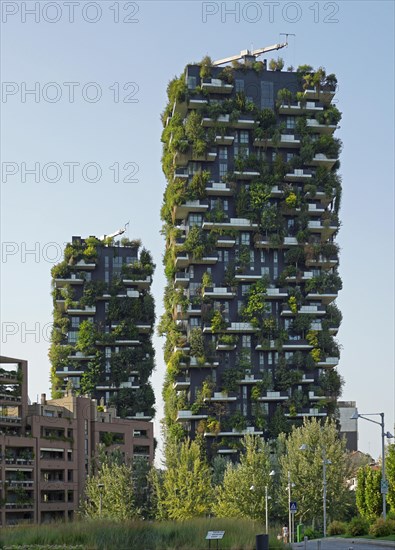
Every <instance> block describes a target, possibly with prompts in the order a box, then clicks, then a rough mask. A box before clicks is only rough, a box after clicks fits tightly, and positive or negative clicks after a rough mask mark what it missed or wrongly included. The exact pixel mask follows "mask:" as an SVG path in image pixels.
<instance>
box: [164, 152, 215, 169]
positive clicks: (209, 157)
mask: <svg viewBox="0 0 395 550" xmlns="http://www.w3.org/2000/svg"><path fill="white" fill-rule="evenodd" d="M216 158H217V153H215V152H208V153H205V154H203V155H196V154H195V153H194V152H193V151H191V150H190V151H188V152H186V153H180V152H177V153H175V155H174V164H175V166H177V167H181V168H182V167H185V166H187V164H188V162H189V161H193V162H214V161H215V159H216Z"/></svg>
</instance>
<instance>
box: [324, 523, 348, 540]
mask: <svg viewBox="0 0 395 550" xmlns="http://www.w3.org/2000/svg"><path fill="white" fill-rule="evenodd" d="M346 531H347V524H346V523H344V522H343V521H336V520H335V521H332V522H331V523H330V524H329V525H328V535H329V536H330V537H333V536H334V535H344V534H345V533H346Z"/></svg>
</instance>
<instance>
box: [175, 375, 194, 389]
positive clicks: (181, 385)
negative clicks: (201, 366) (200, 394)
mask: <svg viewBox="0 0 395 550" xmlns="http://www.w3.org/2000/svg"><path fill="white" fill-rule="evenodd" d="M190 385H191V379H190V378H189V377H188V376H182V377H179V378H177V379H176V380H175V381H174V382H173V388H174V389H175V390H177V391H178V390H187V389H188V388H189V386H190Z"/></svg>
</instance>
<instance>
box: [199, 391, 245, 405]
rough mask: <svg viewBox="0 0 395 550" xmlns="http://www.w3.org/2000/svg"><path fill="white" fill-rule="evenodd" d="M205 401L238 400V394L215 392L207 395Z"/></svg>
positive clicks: (228, 401) (226, 401)
mask: <svg viewBox="0 0 395 550" xmlns="http://www.w3.org/2000/svg"><path fill="white" fill-rule="evenodd" d="M203 401H204V402H205V403H231V402H232V401H237V397H236V396H230V395H228V394H227V393H225V392H214V394H213V395H212V397H205V398H204V399H203Z"/></svg>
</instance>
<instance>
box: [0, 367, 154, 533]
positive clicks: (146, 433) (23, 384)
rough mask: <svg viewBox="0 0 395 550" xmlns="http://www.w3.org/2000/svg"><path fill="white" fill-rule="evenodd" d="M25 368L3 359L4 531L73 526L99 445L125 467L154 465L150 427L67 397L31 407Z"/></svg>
mask: <svg viewBox="0 0 395 550" xmlns="http://www.w3.org/2000/svg"><path fill="white" fill-rule="evenodd" d="M27 376H28V365H27V361H24V360H20V359H15V358H11V357H0V389H1V393H0V481H1V484H0V525H2V526H5V525H15V524H17V523H45V522H49V521H59V520H61V521H70V520H71V519H73V517H74V514H75V513H76V512H77V510H78V508H79V503H80V500H81V498H82V497H83V494H84V488H85V482H86V478H87V475H88V474H91V473H92V472H93V469H94V464H95V459H96V458H97V457H98V449H99V447H98V445H99V444H101V445H102V447H103V450H104V451H105V452H108V451H111V450H114V449H119V451H120V452H121V453H122V454H123V456H124V457H125V461H132V460H133V459H135V458H136V457H139V458H142V459H144V460H147V461H149V462H150V463H151V462H152V461H153V458H154V438H153V424H152V422H148V421H146V420H126V419H121V418H119V417H118V416H117V411H116V409H115V408H111V407H106V406H103V407H101V408H100V407H98V406H97V401H96V400H92V399H90V398H87V397H83V396H76V395H74V392H72V391H70V390H69V391H68V392H67V394H66V395H64V396H63V397H61V398H60V399H53V400H47V399H46V397H45V394H42V395H41V401H40V403H33V404H32V405H29V404H28V397H27Z"/></svg>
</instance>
